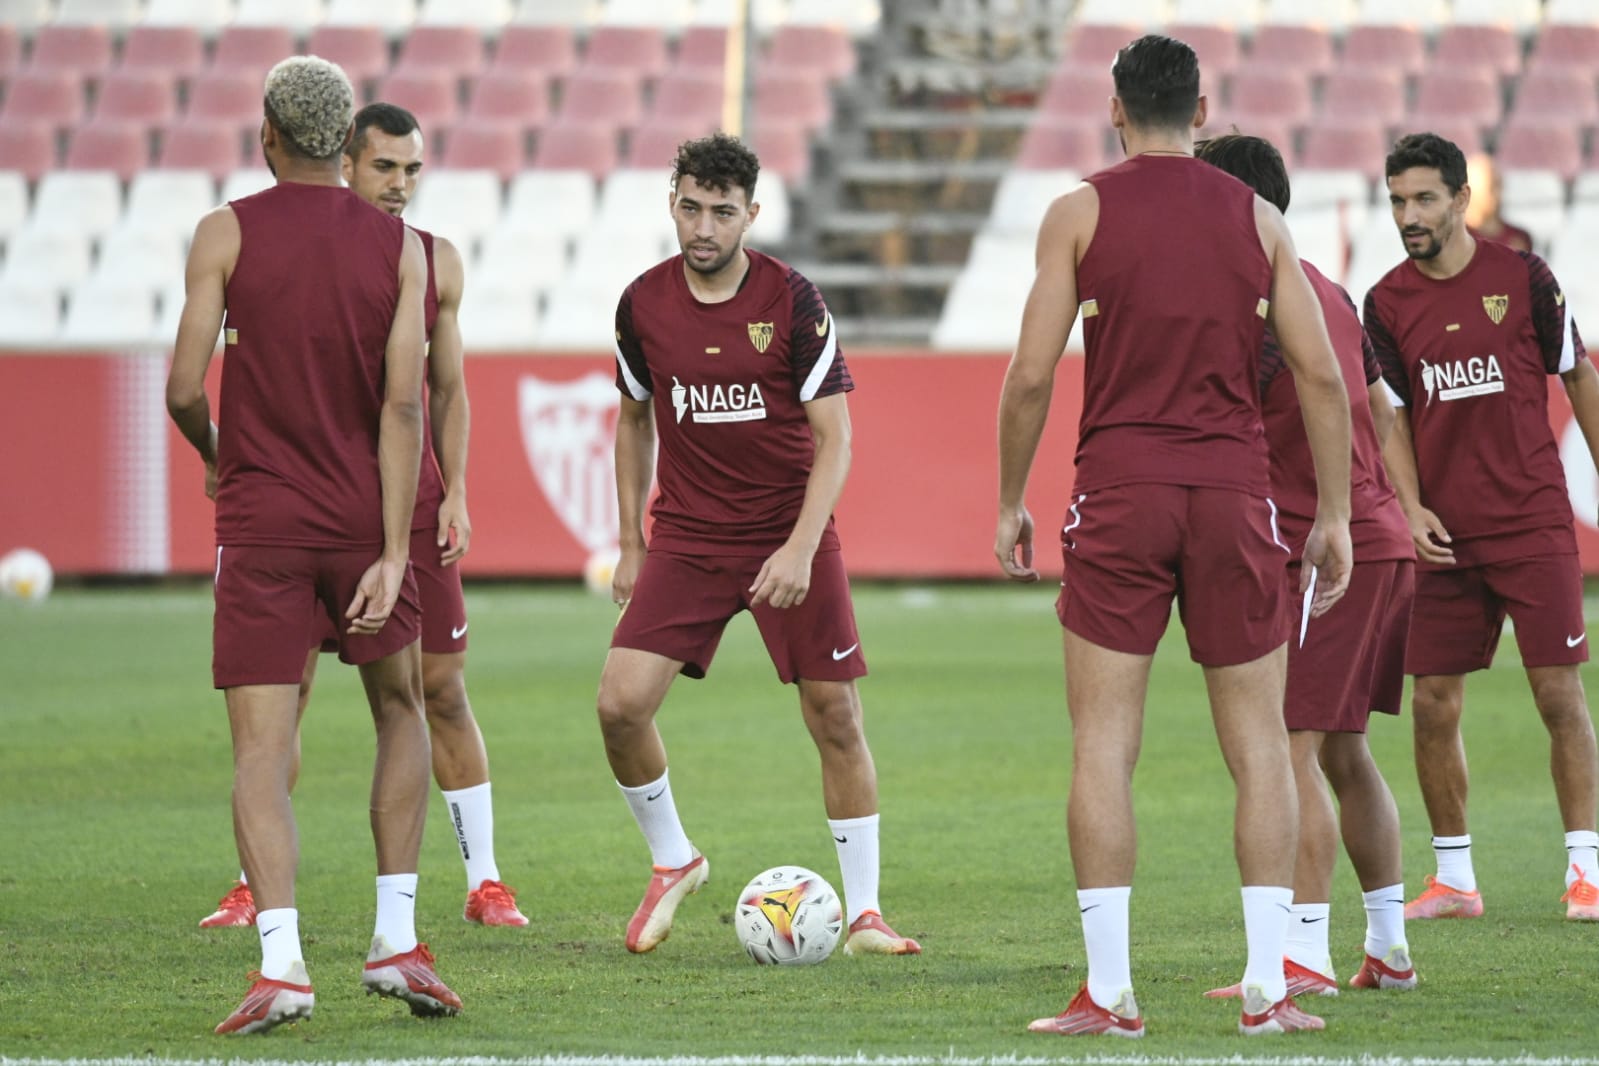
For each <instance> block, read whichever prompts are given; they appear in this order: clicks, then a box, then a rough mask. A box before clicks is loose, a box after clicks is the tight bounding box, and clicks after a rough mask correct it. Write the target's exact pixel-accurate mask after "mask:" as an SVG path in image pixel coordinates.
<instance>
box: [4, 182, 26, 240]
mask: <svg viewBox="0 0 1599 1066" xmlns="http://www.w3.org/2000/svg"><path fill="white" fill-rule="evenodd" d="M27 218H28V179H27V176H26V175H24V174H22V173H20V172H19V171H15V170H0V245H3V244H5V242H6V241H7V239H9V238H10V236H11V235H12V234H13V233H15V232H16V231H17V230H19V229H21V228H22V224H23V223H24V222H25V221H27Z"/></svg>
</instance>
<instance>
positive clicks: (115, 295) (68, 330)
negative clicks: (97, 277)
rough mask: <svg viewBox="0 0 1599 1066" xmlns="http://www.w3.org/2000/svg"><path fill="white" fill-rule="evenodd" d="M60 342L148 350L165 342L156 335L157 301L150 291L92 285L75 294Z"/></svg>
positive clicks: (69, 301)
mask: <svg viewBox="0 0 1599 1066" xmlns="http://www.w3.org/2000/svg"><path fill="white" fill-rule="evenodd" d="M60 340H61V342H62V343H63V344H81V345H84V346H85V347H103V346H107V345H126V346H129V347H145V346H153V345H155V344H158V343H164V341H165V338H161V337H158V336H157V334H156V314H155V297H154V296H152V295H151V293H150V292H149V290H147V289H144V288H141V287H134V286H121V285H118V286H112V285H100V284H97V283H96V282H94V281H89V282H85V283H84V284H82V285H79V286H78V287H77V288H76V289H74V290H73V291H72V296H71V297H70V299H69V300H68V303H67V317H66V320H65V321H64V322H63V323H62V324H61V337H60Z"/></svg>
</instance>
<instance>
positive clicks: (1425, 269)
mask: <svg viewBox="0 0 1599 1066" xmlns="http://www.w3.org/2000/svg"><path fill="white" fill-rule="evenodd" d="M1476 254H1477V241H1476V238H1474V237H1473V236H1472V235H1471V234H1470V233H1467V232H1466V227H1465V225H1464V224H1462V225H1461V227H1460V228H1459V229H1457V230H1455V232H1454V234H1453V235H1452V236H1451V237H1450V238H1449V240H1448V242H1447V243H1446V244H1445V245H1444V246H1443V249H1442V250H1441V251H1439V253H1438V254H1437V255H1435V256H1433V257H1432V258H1431V259H1417V260H1415V261H1414V262H1415V264H1416V269H1417V270H1419V271H1421V272H1422V274H1423V275H1425V276H1426V277H1429V278H1433V279H1435V280H1438V281H1444V280H1446V279H1448V278H1452V277H1454V276H1455V275H1456V274H1458V273H1460V272H1461V271H1462V270H1465V269H1466V268H1467V267H1468V266H1470V265H1471V258H1472V256H1474V255H1476Z"/></svg>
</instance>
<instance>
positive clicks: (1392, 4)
mask: <svg viewBox="0 0 1599 1066" xmlns="http://www.w3.org/2000/svg"><path fill="white" fill-rule="evenodd" d="M1355 22H1356V23H1364V24H1365V25H1368V26H1415V27H1417V28H1419V29H1421V30H1424V31H1431V30H1435V29H1437V28H1438V27H1439V26H1443V25H1446V24H1447V23H1448V22H1449V5H1448V3H1447V2H1446V0H1360V7H1359V8H1358V9H1357V10H1356V12H1355Z"/></svg>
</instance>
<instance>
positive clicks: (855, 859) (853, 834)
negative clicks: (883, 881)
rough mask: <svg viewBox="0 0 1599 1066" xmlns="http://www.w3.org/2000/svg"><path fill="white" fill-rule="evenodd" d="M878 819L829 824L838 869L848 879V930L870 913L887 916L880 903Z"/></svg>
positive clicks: (870, 817)
mask: <svg viewBox="0 0 1599 1066" xmlns="http://www.w3.org/2000/svg"><path fill="white" fill-rule="evenodd" d="M877 819H878V816H877V815H875V814H868V815H867V816H866V817H864V818H829V819H828V820H827V828H828V829H830V830H832V832H833V846H834V847H835V848H837V849H838V869H839V872H840V873H842V874H843V875H844V903H845V905H846V906H847V907H848V908H849V909H848V910H847V911H846V912H845V913H844V926H845V928H848V927H849V926H851V925H853V924H854V922H855V919H857V918H859V917H860V916H861V915H862V914H863V913H865V912H866V911H876V912H877V913H878V914H882V913H883V908H882V907H881V906H879V905H878V902H877V872H878V858H877V856H878V852H877Z"/></svg>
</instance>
